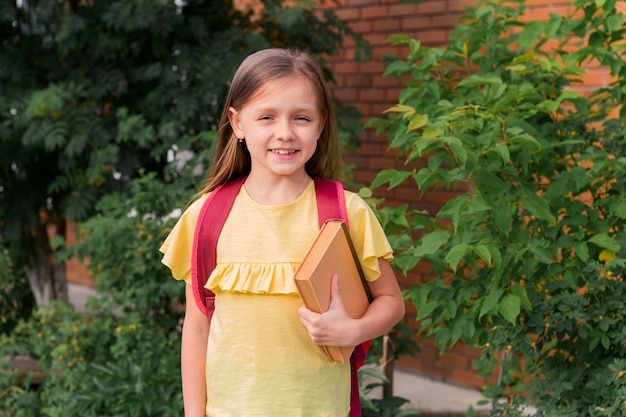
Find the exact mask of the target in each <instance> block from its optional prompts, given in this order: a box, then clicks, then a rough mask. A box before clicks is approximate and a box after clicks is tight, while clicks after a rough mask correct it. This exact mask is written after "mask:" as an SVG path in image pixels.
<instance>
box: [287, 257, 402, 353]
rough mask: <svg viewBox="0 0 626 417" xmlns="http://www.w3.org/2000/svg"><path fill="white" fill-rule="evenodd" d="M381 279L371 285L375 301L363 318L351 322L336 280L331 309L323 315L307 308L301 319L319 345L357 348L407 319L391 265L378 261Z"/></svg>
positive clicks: (300, 311)
mask: <svg viewBox="0 0 626 417" xmlns="http://www.w3.org/2000/svg"><path fill="white" fill-rule="evenodd" d="M378 266H379V268H380V276H379V277H378V279H376V280H375V281H373V282H370V283H369V287H370V291H371V293H372V298H373V301H372V303H371V304H370V306H369V308H368V309H367V311H366V312H365V314H364V315H363V317H362V318H360V319H352V318H351V317H350V316H349V315H348V313H347V312H346V309H345V307H344V305H343V301H342V300H341V288H339V285H338V284H337V282H336V281H333V287H332V296H331V297H332V298H331V303H330V307H329V309H328V311H327V312H325V313H323V314H318V313H315V312H313V311H311V310H309V309H307V308H306V307H304V306H303V307H301V308H300V309H299V310H298V313H299V314H300V320H301V321H302V323H303V324H304V326H305V327H306V328H307V330H308V332H309V335H310V336H311V339H312V340H313V342H314V343H316V344H318V345H332V346H355V345H358V344H360V343H362V342H364V341H366V340H371V339H373V338H375V337H378V336H380V335H382V334H385V333H387V332H388V331H389V330H391V329H392V328H393V326H395V325H396V324H397V323H398V322H399V321H400V320H401V319H402V317H403V316H404V300H403V299H402V292H401V291H400V287H399V286H398V281H397V280H396V277H395V274H394V273H393V269H392V268H391V265H390V264H389V262H387V261H385V260H384V259H379V260H378Z"/></svg>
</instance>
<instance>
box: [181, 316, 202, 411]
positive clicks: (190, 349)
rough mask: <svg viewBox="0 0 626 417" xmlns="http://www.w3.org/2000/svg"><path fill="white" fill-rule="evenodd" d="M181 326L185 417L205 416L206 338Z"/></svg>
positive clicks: (187, 327)
mask: <svg viewBox="0 0 626 417" xmlns="http://www.w3.org/2000/svg"><path fill="white" fill-rule="evenodd" d="M190 327H191V326H185V325H183V335H182V355H181V372H182V385H183V403H184V407H185V417H204V416H205V414H206V348H207V338H206V337H203V335H199V334H198V333H197V332H194V331H193V330H192V329H191V328H190Z"/></svg>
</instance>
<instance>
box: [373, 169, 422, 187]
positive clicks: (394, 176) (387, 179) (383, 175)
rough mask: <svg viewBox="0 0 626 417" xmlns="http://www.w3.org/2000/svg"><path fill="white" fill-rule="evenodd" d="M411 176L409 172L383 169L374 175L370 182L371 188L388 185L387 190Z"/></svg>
mask: <svg viewBox="0 0 626 417" xmlns="http://www.w3.org/2000/svg"><path fill="white" fill-rule="evenodd" d="M412 175H413V172H411V171H399V170H397V169H384V170H382V171H380V172H379V173H378V175H376V178H374V181H372V188H377V187H380V186H381V185H383V184H386V183H389V187H388V189H391V188H394V187H397V186H398V185H400V184H402V183H403V182H404V181H406V180H407V179H408V178H410V177H411V176H412Z"/></svg>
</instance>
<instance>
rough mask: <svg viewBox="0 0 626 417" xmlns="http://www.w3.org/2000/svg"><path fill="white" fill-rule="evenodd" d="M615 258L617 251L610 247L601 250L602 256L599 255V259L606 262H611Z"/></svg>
mask: <svg viewBox="0 0 626 417" xmlns="http://www.w3.org/2000/svg"><path fill="white" fill-rule="evenodd" d="M613 258H615V252H611V251H610V250H608V249H603V250H602V252H600V256H598V259H599V260H601V261H603V262H604V263H606V262H611V261H612V260H613Z"/></svg>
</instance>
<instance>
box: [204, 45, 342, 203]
mask: <svg viewBox="0 0 626 417" xmlns="http://www.w3.org/2000/svg"><path fill="white" fill-rule="evenodd" d="M293 75H298V76H303V77H305V78H306V79H307V80H308V81H309V82H310V83H311V87H312V88H313V91H315V94H316V96H317V102H318V105H319V107H320V111H321V114H323V115H326V121H325V123H324V128H323V129H322V133H321V135H320V138H319V140H318V143H317V149H316V150H315V153H314V154H313V156H312V157H311V159H309V160H308V161H307V162H306V164H305V169H306V172H307V174H308V175H309V176H310V177H312V178H316V177H322V178H333V176H334V175H335V171H336V170H337V161H338V158H339V140H338V134H337V122H336V118H335V111H334V109H333V106H332V102H331V96H330V92H329V90H328V86H327V85H326V82H325V81H324V76H323V73H322V70H321V69H320V67H319V65H318V64H317V63H316V62H315V60H314V59H313V58H312V57H311V56H310V55H309V54H306V53H304V52H300V51H297V50H292V49H279V48H272V49H264V50H262V51H259V52H255V53H253V54H251V55H249V56H248V57H247V58H246V59H244V60H243V62H242V63H241V65H240V66H239V68H238V69H237V72H236V73H235V76H234V77H233V80H232V83H231V85H230V89H229V91H228V95H227V96H226V102H225V103H224V111H223V113H222V118H221V120H220V124H219V129H218V133H217V139H218V142H217V152H216V154H215V160H214V161H213V165H212V166H211V168H210V170H209V172H208V175H207V179H206V183H205V185H204V187H203V188H202V190H201V191H200V192H199V193H198V196H199V195H202V194H204V193H208V192H210V191H212V190H214V189H215V188H217V187H219V186H220V185H222V184H225V183H227V182H229V181H233V180H236V179H238V178H241V177H243V176H245V175H248V174H249V173H250V167H251V158H250V153H249V152H248V148H247V147H246V146H245V143H239V142H238V140H237V137H236V136H235V134H234V132H233V129H232V126H231V125H230V121H229V119H228V109H229V108H230V107H233V108H234V109H235V110H237V111H239V110H241V108H242V107H243V106H244V105H245V104H246V102H247V101H248V100H250V99H251V98H252V97H254V95H255V94H256V93H257V92H258V91H259V89H260V88H261V87H262V86H263V85H265V83H267V82H268V81H274V80H277V79H281V78H284V77H287V76H293Z"/></svg>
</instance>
